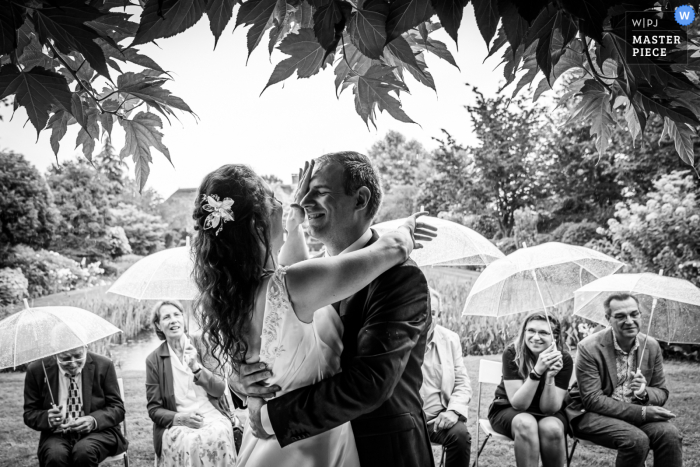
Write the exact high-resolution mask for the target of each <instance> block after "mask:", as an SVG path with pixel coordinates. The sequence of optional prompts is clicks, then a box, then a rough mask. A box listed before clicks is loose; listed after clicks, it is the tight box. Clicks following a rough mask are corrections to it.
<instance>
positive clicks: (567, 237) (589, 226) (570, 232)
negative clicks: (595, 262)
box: [561, 222, 601, 246]
mask: <svg viewBox="0 0 700 467" xmlns="http://www.w3.org/2000/svg"><path fill="white" fill-rule="evenodd" d="M598 227H600V226H599V225H598V224H596V223H595V222H580V223H575V224H571V225H569V227H568V228H567V229H566V231H565V232H564V234H563V235H562V237H561V241H562V242H564V243H569V244H571V245H581V246H583V245H585V244H586V243H588V242H590V241H591V240H595V239H597V238H600V237H601V235H600V234H598V233H597V229H598Z"/></svg>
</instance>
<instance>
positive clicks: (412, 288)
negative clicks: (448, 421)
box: [268, 231, 434, 467]
mask: <svg viewBox="0 0 700 467" xmlns="http://www.w3.org/2000/svg"><path fill="white" fill-rule="evenodd" d="M377 238H378V235H377V234H376V232H374V231H373V232H372V239H371V240H370V241H369V242H368V243H367V245H370V244H372V243H374V242H375V241H376V240H377ZM338 305H339V306H338ZM335 306H336V309H338V311H339V313H340V315H341V319H342V321H343V325H344V327H345V330H344V332H343V345H344V348H343V353H342V355H341V368H342V371H341V372H340V373H338V374H336V375H335V376H333V377H331V378H328V379H325V380H323V381H320V382H318V383H316V384H314V385H311V386H307V387H303V388H299V389H297V390H295V391H292V392H290V393H287V394H284V395H282V396H280V397H278V398H275V399H272V400H270V401H269V402H268V411H269V415H270V421H271V423H272V427H273V428H274V430H275V434H276V436H277V440H278V441H279V443H280V445H282V446H287V445H289V444H291V443H293V442H295V441H299V440H302V439H305V438H308V437H310V436H314V435H317V434H319V433H322V432H324V431H328V430H330V429H332V428H335V427H337V426H339V425H341V424H343V423H345V422H348V421H352V429H353V432H354V434H355V441H356V444H357V450H358V452H359V455H360V464H361V465H362V467H372V466H377V467H393V466H396V467H399V466H407V467H408V466H415V467H426V466H432V465H434V463H433V455H432V449H431V447H430V439H429V437H428V429H427V426H426V422H425V415H424V413H423V401H422V400H421V396H420V393H419V391H420V387H421V384H422V382H423V374H422V372H421V365H422V364H423V355H424V353H425V344H426V337H427V333H428V329H429V327H430V320H431V317H430V294H429V292H428V283H427V281H426V279H425V276H424V275H423V273H422V272H421V270H420V269H419V268H418V266H417V265H416V263H414V262H413V261H412V260H410V259H409V260H408V261H406V262H405V263H403V264H401V265H399V266H396V267H394V268H392V269H390V270H388V271H387V272H385V273H384V274H382V275H381V276H379V277H378V278H377V279H375V280H374V281H373V282H372V283H370V284H369V285H368V286H367V287H365V288H364V289H362V290H361V291H360V292H358V293H357V294H355V295H353V296H352V297H350V298H348V299H346V300H343V301H342V302H341V303H340V304H336V305H335Z"/></svg>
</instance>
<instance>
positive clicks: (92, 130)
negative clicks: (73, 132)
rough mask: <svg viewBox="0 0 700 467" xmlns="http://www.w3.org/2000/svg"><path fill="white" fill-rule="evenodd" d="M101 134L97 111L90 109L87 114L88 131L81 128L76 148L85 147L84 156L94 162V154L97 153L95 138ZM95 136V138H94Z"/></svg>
mask: <svg viewBox="0 0 700 467" xmlns="http://www.w3.org/2000/svg"><path fill="white" fill-rule="evenodd" d="M99 134H100V127H99V126H98V125H97V109H96V108H90V109H89V110H88V112H87V131H86V129H85V128H81V129H80V131H79V132H78V137H77V138H76V140H75V148H76V149H78V147H79V146H80V145H82V146H83V156H85V158H86V159H87V160H89V161H90V162H92V153H93V152H94V151H95V138H96V137H97V136H98V135H99ZM92 135H94V136H92Z"/></svg>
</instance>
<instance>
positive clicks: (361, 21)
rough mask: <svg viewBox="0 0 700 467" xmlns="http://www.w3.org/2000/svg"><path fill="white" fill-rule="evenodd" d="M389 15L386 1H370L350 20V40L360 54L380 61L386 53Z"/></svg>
mask: <svg viewBox="0 0 700 467" xmlns="http://www.w3.org/2000/svg"><path fill="white" fill-rule="evenodd" d="M388 13H389V4H388V3H387V2H386V1H385V0H368V1H366V2H364V3H363V5H362V9H361V10H357V12H356V13H355V14H353V15H352V18H351V19H350V23H349V24H348V35H349V36H350V40H351V41H352V43H353V44H355V46H356V47H357V48H358V49H359V50H360V52H362V53H363V54H365V55H367V56H368V57H370V58H373V59H378V58H379V57H380V56H381V55H382V52H383V51H384V44H385V43H386V27H385V24H386V18H387V14H388Z"/></svg>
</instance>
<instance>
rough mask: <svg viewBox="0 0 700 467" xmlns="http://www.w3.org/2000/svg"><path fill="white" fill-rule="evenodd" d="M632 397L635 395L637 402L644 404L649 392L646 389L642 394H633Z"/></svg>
mask: <svg viewBox="0 0 700 467" xmlns="http://www.w3.org/2000/svg"><path fill="white" fill-rule="evenodd" d="M634 397H635V399H637V400H638V401H639V402H641V403H643V404H646V403H647V402H649V393H648V392H647V390H646V389H645V390H644V394H642V395H641V396H638V395H636V394H635V395H634Z"/></svg>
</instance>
